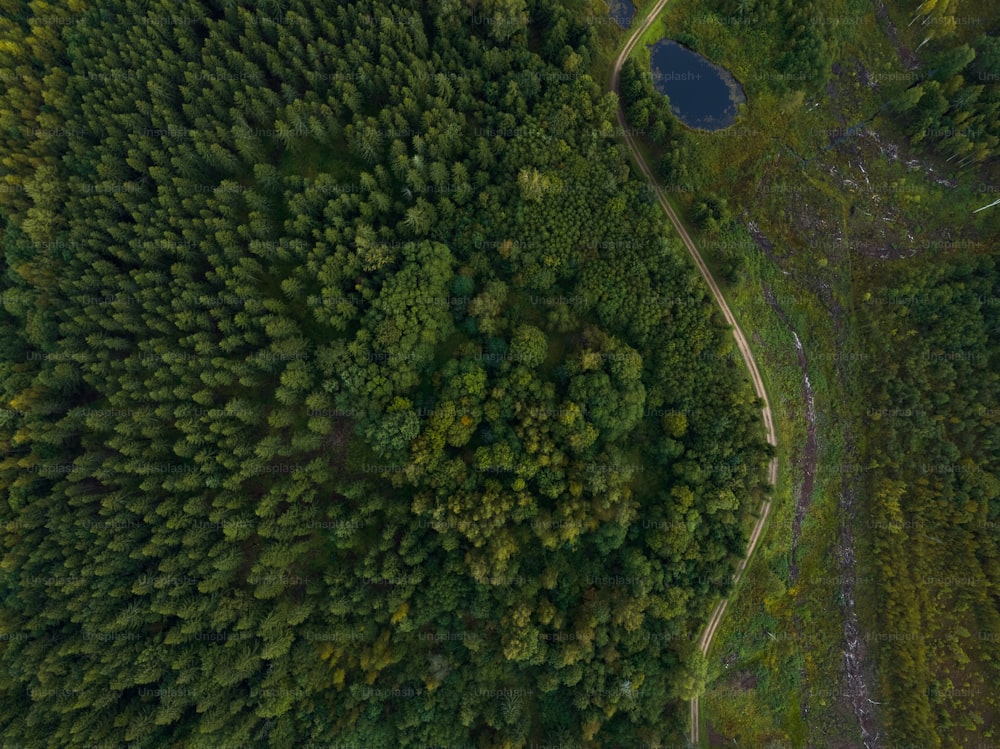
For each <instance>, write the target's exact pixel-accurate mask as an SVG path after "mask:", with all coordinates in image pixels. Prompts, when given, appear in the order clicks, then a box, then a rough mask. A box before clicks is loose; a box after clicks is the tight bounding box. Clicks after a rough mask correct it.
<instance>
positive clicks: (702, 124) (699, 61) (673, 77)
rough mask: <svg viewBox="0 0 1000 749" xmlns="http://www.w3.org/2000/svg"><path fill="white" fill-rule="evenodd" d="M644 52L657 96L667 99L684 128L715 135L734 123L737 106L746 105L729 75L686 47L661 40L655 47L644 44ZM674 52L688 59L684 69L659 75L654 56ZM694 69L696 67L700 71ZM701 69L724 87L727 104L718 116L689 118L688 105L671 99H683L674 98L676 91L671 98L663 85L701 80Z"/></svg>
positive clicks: (744, 98) (737, 85) (738, 84)
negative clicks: (668, 82) (659, 94)
mask: <svg viewBox="0 0 1000 749" xmlns="http://www.w3.org/2000/svg"><path fill="white" fill-rule="evenodd" d="M648 49H649V58H650V70H651V71H652V74H653V87H654V88H655V89H656V90H657V91H659V92H660V93H661V94H663V95H665V96H667V97H668V98H670V108H671V110H672V111H673V113H674V116H675V117H677V119H678V120H680V122H681V124H683V125H684V126H685V127H688V128H691V129H692V130H703V131H705V132H717V131H719V130H724V129H726V128H728V127H731V126H732V125H734V124H735V123H736V121H737V120H738V119H739V113H740V112H739V107H740V105H741V104H745V103H746V101H747V98H746V94H745V93H744V91H743V86H742V85H741V84H740V82H739V81H737V80H736V78H735V76H733V74H732V73H730V72H729V71H728V70H726V68H724V67H722V66H721V65H719V64H718V63H715V62H712V61H711V60H709V59H708V58H707V57H705V56H704V55H702V54H701V53H699V52H696V51H695V50H693V49H691V48H690V47H686V46H684V45H683V44H681V43H680V42H678V41H676V40H674V39H661V40H660V41H659V42H657V43H656V44H652V45H648ZM675 49H676V50H681V51H682V54H684V55H686V56H690V60H689V61H688V64H687V65H686V66H685V68H686V69H685V70H682V71H680V72H675V71H670V72H667V73H661V72H659V70H658V68H657V66H656V57H657V56H658V55H659V56H660V57H663V56H665V55H669V54H672V53H674V50H675ZM696 68H700V70H699V69H696ZM705 69H708V70H711V71H712V73H714V75H715V76H716V78H717V81H718V83H721V84H722V85H723V86H724V87H725V89H726V91H727V104H726V107H725V109H724V110H723V111H722V112H721V113H720V114H702V115H697V114H696V115H694V116H692V115H691V112H690V104H691V102H690V101H688V102H684V104H687V106H683V104H682V103H681V102H677V101H676V100H675V99H681V98H684V97H683V96H678V95H677V94H678V92H677V91H674V95H673V96H672V95H671V92H670V91H669V90H667V89H668V85H665V83H664V82H665V81H689V80H701V77H702V73H703V72H705ZM682 76H683V77H682ZM688 76H691V77H688ZM717 122H721V123H723V124H720V125H718V126H716V127H713V125H716V123H717Z"/></svg>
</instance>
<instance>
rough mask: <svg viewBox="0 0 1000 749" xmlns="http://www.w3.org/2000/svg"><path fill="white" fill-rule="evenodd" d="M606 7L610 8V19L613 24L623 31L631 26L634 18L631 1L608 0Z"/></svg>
mask: <svg viewBox="0 0 1000 749" xmlns="http://www.w3.org/2000/svg"><path fill="white" fill-rule="evenodd" d="M608 5H609V6H611V18H612V20H614V22H615V23H617V24H618V25H619V26H621V27H622V28H623V29H627V28H628V27H629V26H631V25H632V19H633V18H635V6H634V5H632V0H608Z"/></svg>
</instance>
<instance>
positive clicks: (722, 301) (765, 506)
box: [611, 0, 778, 745]
mask: <svg viewBox="0 0 1000 749" xmlns="http://www.w3.org/2000/svg"><path fill="white" fill-rule="evenodd" d="M668 2H669V0H657V3H656V4H655V5H654V6H653V7H652V8H651V9H650V11H649V14H648V15H647V16H646V18H645V19H644V20H643V22H642V23H641V24H639V25H638V26H637V27H636V28H635V30H634V31H633V32H632V34H631V35H630V36H629V38H628V40H627V41H626V42H625V46H624V47H622V51H621V53H620V54H619V55H618V59H616V60H615V64H614V67H613V68H612V70H611V90H612V91H614V92H615V94H616V95H618V97H619V102H618V112H617V118H618V126H619V127H620V128H621V131H622V133H623V135H624V138H625V144H626V145H627V146H628V149H629V151H630V152H631V154H632V158H633V159H634V160H635V163H636V164H637V165H638V166H639V170H640V171H641V172H642V173H643V174H644V175H645V177H646V179H647V180H648V181H649V184H650V186H651V187H652V188H653V189H654V191H655V192H656V198H657V200H658V201H659V202H660V206H661V207H662V208H663V210H664V212H665V213H666V214H667V216H668V217H669V218H670V223H672V224H673V225H674V229H676V230H677V233H678V234H679V235H680V238H681V241H683V242H684V246H685V247H687V249H688V252H689V253H691V257H692V258H693V259H694V262H695V265H697V266H698V270H699V271H701V275H702V277H703V278H704V279H705V282H706V283H707V284H708V288H709V289H710V290H711V292H712V296H713V297H714V298H715V302H716V304H718V305H719V308H720V309H721V310H722V314H723V316H724V317H725V318H726V322H727V323H729V325H730V327H731V328H732V331H733V338H734V339H735V340H736V346H737V348H738V349H739V351H740V355H741V356H742V357H743V361H744V363H745V364H746V365H747V370H748V371H749V373H750V380H751V382H752V383H753V389H754V391H755V392H756V393H757V397H758V398H760V399H761V400H762V401H763V402H764V406H763V408H761V415H762V417H763V419H764V428H765V430H766V431H767V441H768V442H770V443H771V444H772V445H773V446H775V447H777V445H778V438H777V435H776V434H775V431H774V418H773V417H772V415H771V402H770V400H769V399H768V397H767V391H766V390H765V389H764V380H763V379H762V378H761V376H760V370H759V369H758V368H757V360H756V359H754V356H753V351H752V350H751V349H750V344H749V343H748V342H747V338H746V336H745V335H744V334H743V330H742V328H740V325H739V323H738V322H736V317H735V316H734V315H733V312H732V310H731V309H730V308H729V303H728V302H726V298H725V297H724V296H723V295H722V292H721V291H720V290H719V286H718V284H717V283H716V282H715V279H714V278H713V277H712V273H711V271H709V269H708V266H707V265H706V264H705V261H704V260H703V259H702V257H701V253H700V252H698V248H697V247H696V246H695V243H694V241H693V240H692V239H691V236H690V235H689V234H688V232H687V229H685V228H684V225H683V224H682V223H681V220H680V218H678V216H677V214H676V212H674V209H673V206H671V205H670V202H669V201H668V200H667V198H666V196H665V195H664V193H663V190H662V189H661V188H660V185H659V184H658V183H657V181H656V178H655V177H654V176H653V171H652V170H651V169H650V168H649V165H648V164H647V163H646V160H645V159H644V158H643V157H642V153H641V152H640V151H639V148H638V146H637V145H636V142H635V138H634V137H633V135H632V133H631V132H630V131H629V128H628V123H627V122H626V121H625V112H624V111H623V110H622V105H621V96H620V94H619V93H618V87H619V78H620V77H621V69H622V65H623V64H624V63H625V60H627V59H628V56H629V55H630V54H632V50H633V49H635V46H636V45H637V44H638V43H639V39H640V38H641V37H642V35H643V34H644V33H646V31H647V30H648V29H649V27H650V26H652V25H653V22H654V21H655V20H656V17H657V16H658V15H659V14H660V11H662V10H663V8H664V7H665V6H666V4H667V3H668ZM768 479H769V481H770V483H771V485H772V486H773V485H775V484H777V483H778V458H777V457H774V458H772V460H771V465H770V468H769V471H768ZM770 513H771V502H770V501H769V500H766V499H765V500H764V501H763V502H761V506H760V516H759V517H758V518H757V522H756V523H755V524H754V527H753V531H752V532H751V533H750V540H749V542H748V544H747V552H746V555H745V556H744V557H743V559H742V560H741V561H740V564H739V566H738V567H737V569H736V573H735V574H734V575H733V582H734V583H738V582H739V581H740V578H741V577H742V575H743V571H744V570H745V569H746V566H747V562H749V561H750V557H751V556H753V552H754V549H756V548H757V542H758V541H759V540H760V537H761V535H762V534H763V532H764V526H765V524H766V523H767V518H768V515H770ZM728 605H729V599H728V598H723V599H722V600H721V601H719V603H718V604H717V605H716V607H715V610H714V611H713V612H712V616H711V617H710V618H709V620H708V624H706V625H705V629H704V630H703V631H702V634H701V638H700V639H699V640H698V647H699V648H701V652H702V653H705V654H707V653H708V648H709V647H710V646H711V644H712V638H713V637H715V631H716V629H717V628H718V626H719V622H720V621H722V616H723V614H725V613H726V607H727V606H728ZM698 723H699V712H698V698H697V697H695V698H694V699H692V700H691V743H692V744H695V745H697V744H698V741H699V735H698Z"/></svg>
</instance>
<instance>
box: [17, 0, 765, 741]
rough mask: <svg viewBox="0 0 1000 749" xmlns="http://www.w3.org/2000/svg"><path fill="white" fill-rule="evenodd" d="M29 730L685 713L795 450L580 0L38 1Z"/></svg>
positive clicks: (29, 266) (30, 184)
mask: <svg viewBox="0 0 1000 749" xmlns="http://www.w3.org/2000/svg"><path fill="white" fill-rule="evenodd" d="M2 16H3V20H2V21H0V71H2V80H0V91H2V105H0V118H2V122H0V227H2V243H0V253H2V254H0V262H2V270H0V284H2V304H0V346H2V351H0V388H2V389H3V398H2V400H3V404H2V406H3V408H2V410H0V443H2V456H0V485H2V488H3V501H2V502H0V539H2V548H0V673H2V674H3V678H2V679H0V738H2V742H3V743H4V745H5V746H6V745H7V744H11V745H18V744H20V745H24V746H32V747H37V746H63V747H83V746H98V745H105V744H106V745H116V746H117V745H120V744H123V743H125V742H128V743H129V744H130V745H132V746H136V747H157V748H159V747H175V746H176V747H181V746H184V747H213V748H218V747H236V746H251V745H252V746H274V747H293V746H300V747H304V746H309V745H314V746H364V747H418V746H428V745H445V746H465V745H473V746H479V747H522V746H525V745H526V744H527V743H529V741H534V742H536V743H561V744H564V745H569V744H575V743H581V742H590V744H591V745H593V746H605V747H611V746H614V745H615V744H616V743H622V744H630V745H633V746H634V745H636V744H637V743H639V742H647V743H655V742H656V741H663V740H665V739H667V738H672V739H674V740H679V737H680V736H682V735H683V731H684V727H685V722H686V705H685V704H684V702H683V700H685V699H686V698H688V697H689V696H690V695H691V694H693V693H695V692H696V691H697V690H699V689H700V688H701V682H702V681H703V680H704V662H703V661H702V660H701V659H700V658H699V657H698V655H697V654H696V653H695V652H694V646H693V644H692V636H693V634H694V633H695V632H696V631H697V630H698V629H699V627H700V626H701V624H702V623H703V622H704V620H705V618H706V617H707V614H708V611H709V609H710V607H711V605H712V603H713V602H714V601H715V600H716V599H717V597H718V596H719V595H720V594H722V593H725V592H727V591H728V588H729V585H730V583H729V580H730V577H731V574H732V572H733V570H734V568H735V565H736V562H737V560H738V559H739V558H740V556H741V555H742V552H743V549H744V547H745V543H746V536H747V529H748V527H749V524H750V521H751V517H750V516H751V513H752V510H753V508H755V507H756V506H757V504H758V501H759V497H758V496H757V495H759V493H760V492H761V491H766V490H767V487H765V486H763V482H764V481H765V476H764V471H763V466H764V464H765V461H766V459H767V458H768V457H769V453H770V448H769V447H768V446H767V444H766V442H765V441H764V437H763V430H762V427H761V425H760V418H759V403H758V402H756V399H755V397H754V395H753V391H752V389H751V387H750V385H749V382H748V381H747V378H746V375H745V372H744V371H743V369H742V364H741V362H740V360H739V358H738V357H737V356H735V355H734V354H733V352H732V350H731V345H732V339H731V336H730V335H729V333H728V331H727V330H726V327H725V325H724V324H723V323H722V322H721V321H720V319H718V316H717V315H716V314H715V313H714V312H713V308H712V305H711V302H710V298H709V297H708V295H707V291H706V290H705V288H704V285H703V283H702V282H701V280H700V279H699V278H698V277H697V276H696V275H695V272H694V270H693V269H692V267H691V265H690V263H689V262H688V260H687V258H686V256H685V255H684V254H683V250H682V249H681V248H680V247H679V245H677V244H675V243H674V242H673V240H668V239H666V238H665V237H667V236H669V235H668V232H667V230H666V226H665V223H664V218H663V216H662V214H661V213H660V211H659V209H658V208H657V206H656V204H655V202H654V200H653V197H652V195H651V193H650V192H649V191H648V190H646V189H645V182H644V181H643V180H642V179H641V178H639V177H636V176H635V175H634V174H633V172H632V171H631V169H630V168H629V166H628V164H627V161H626V158H625V155H624V151H623V149H622V147H621V146H620V145H619V141H618V139H617V137H616V131H615V127H614V125H613V124H612V123H613V122H614V111H615V106H616V104H615V100H614V98H613V97H612V96H610V95H607V94H604V93H602V86H601V85H600V84H599V83H598V82H597V81H595V80H593V79H592V78H591V76H590V75H589V74H588V69H589V66H590V64H591V63H592V61H593V58H594V55H595V49H596V47H595V45H596V33H595V26H594V24H590V23H587V22H586V21H587V19H586V17H585V16H581V15H580V14H579V13H577V12H571V11H570V10H568V9H567V8H565V7H564V6H563V4H561V3H558V2H554V0H535V1H532V2H525V0H481V2H479V3H477V4H471V3H467V2H458V1H457V0H430V1H429V2H423V1H421V2H417V1H416V0H414V1H412V2H392V3H389V2H381V1H380V0H371V1H369V2H364V1H361V2H355V3H333V2H324V3H312V2H306V1H305V0H287V1H285V2H269V3H260V4H256V5H253V4H250V3H245V2H239V1H234V0H217V1H215V2H193V1H190V0H189V1H186V2H185V1H177V0H171V1H170V2H167V1H166V0H150V1H145V2H143V1H140V0H122V1H117V0H106V1H102V2H100V3H91V2H83V1H82V0H70V1H69V2H68V3H66V4H65V5H63V4H48V3H44V2H41V1H40V0H32V1H31V2H19V1H18V0H5V2H4V3H3V14H2Z"/></svg>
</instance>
